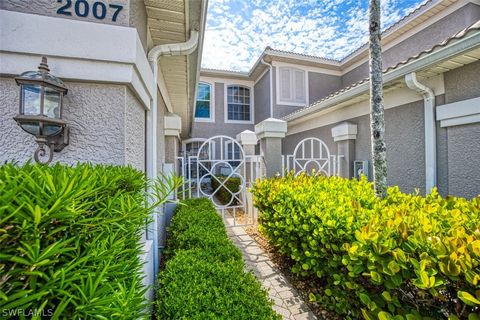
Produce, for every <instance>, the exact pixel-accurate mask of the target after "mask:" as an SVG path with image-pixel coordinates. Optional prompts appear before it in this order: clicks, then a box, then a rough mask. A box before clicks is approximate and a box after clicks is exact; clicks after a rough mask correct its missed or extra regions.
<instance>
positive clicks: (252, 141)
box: [236, 130, 258, 223]
mask: <svg viewBox="0 0 480 320" xmlns="http://www.w3.org/2000/svg"><path fill="white" fill-rule="evenodd" d="M236 138H237V141H238V142H239V143H240V144H241V145H242V148H243V151H244V152H245V168H244V169H245V171H244V178H245V186H246V190H245V202H246V203H245V217H246V219H247V220H246V221H247V223H248V222H249V221H251V223H254V221H256V217H255V210H254V207H253V197H252V194H251V193H250V192H248V188H250V186H251V185H252V183H253V182H255V179H256V178H258V176H257V175H258V172H257V162H256V161H255V159H254V157H255V146H256V145H257V135H256V134H255V132H253V131H250V130H245V131H242V132H240V133H239V134H237V137H236Z"/></svg>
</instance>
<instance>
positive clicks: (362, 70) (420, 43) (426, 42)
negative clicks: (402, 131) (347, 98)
mask: <svg viewBox="0 0 480 320" xmlns="http://www.w3.org/2000/svg"><path fill="white" fill-rule="evenodd" d="M479 19H480V6H479V5H476V4H474V3H469V4H467V5H466V6H464V7H462V8H460V9H458V10H457V11H455V12H453V13H452V14H450V15H448V16H446V17H445V18H443V19H441V20H439V21H437V22H435V23H433V24H432V25H430V26H429V27H427V28H425V29H424V30H422V31H420V32H418V33H416V34H414V35H412V36H411V37H409V38H408V39H406V40H404V41H402V42H400V43H399V44H397V45H395V46H393V47H392V48H390V49H388V50H386V51H385V52H384V53H383V55H382V57H383V67H384V68H387V67H389V66H392V65H395V64H397V63H398V62H400V61H404V60H406V59H408V58H409V57H412V56H414V55H416V54H418V53H419V52H421V51H423V50H427V49H430V48H431V47H433V46H434V45H436V44H438V43H441V42H442V41H444V40H445V39H447V38H449V37H451V36H453V35H454V34H456V33H457V32H459V31H460V30H463V29H464V28H466V27H468V26H470V25H472V24H473V23H475V22H476V21H478V20H479ZM367 77H368V62H365V63H363V64H362V65H360V66H359V67H357V68H355V69H353V70H351V71H350V72H348V73H346V74H344V75H343V76H342V84H343V86H348V85H350V84H352V83H355V82H357V81H360V80H362V79H365V78H367Z"/></svg>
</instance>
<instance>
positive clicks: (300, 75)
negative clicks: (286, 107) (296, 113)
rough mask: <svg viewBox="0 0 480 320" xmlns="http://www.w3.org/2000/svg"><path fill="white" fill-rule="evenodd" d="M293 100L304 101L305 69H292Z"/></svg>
mask: <svg viewBox="0 0 480 320" xmlns="http://www.w3.org/2000/svg"><path fill="white" fill-rule="evenodd" d="M294 75H295V76H294V81H295V83H294V88H295V98H294V100H295V102H305V100H306V99H305V93H306V92H305V71H302V70H295V71H294Z"/></svg>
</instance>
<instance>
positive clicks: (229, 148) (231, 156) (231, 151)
mask: <svg viewBox="0 0 480 320" xmlns="http://www.w3.org/2000/svg"><path fill="white" fill-rule="evenodd" d="M225 151H226V158H227V159H228V160H230V161H228V163H229V164H230V165H231V166H232V167H233V168H234V169H235V168H236V167H238V165H239V164H240V160H241V157H242V154H241V150H240V146H239V145H238V144H236V143H234V142H232V141H225ZM223 174H225V175H228V174H230V172H229V171H225V172H223Z"/></svg>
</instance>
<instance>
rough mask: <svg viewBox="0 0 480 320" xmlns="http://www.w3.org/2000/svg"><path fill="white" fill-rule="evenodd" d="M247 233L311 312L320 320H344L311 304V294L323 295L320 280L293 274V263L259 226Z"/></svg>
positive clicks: (315, 304) (253, 227)
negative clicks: (274, 245)
mask: <svg viewBox="0 0 480 320" xmlns="http://www.w3.org/2000/svg"><path fill="white" fill-rule="evenodd" d="M245 231H246V232H247V233H248V234H249V235H250V236H251V237H252V238H253V239H254V240H255V241H256V242H257V243H258V245H259V246H260V247H261V248H262V249H263V250H264V251H265V252H266V253H267V255H268V256H269V258H270V260H271V261H272V262H273V263H274V264H275V266H276V267H277V268H278V269H279V270H280V271H281V272H282V274H283V275H284V276H285V277H286V278H287V279H288V281H289V282H290V283H291V284H292V286H293V287H294V288H295V289H296V290H297V291H298V293H299V294H300V296H301V298H302V299H303V301H305V303H306V304H307V305H308V307H309V308H310V310H312V312H313V313H314V314H315V316H317V318H318V319H331V320H340V319H342V318H341V317H339V316H338V315H336V314H335V313H333V312H331V311H327V310H324V309H322V308H321V307H320V306H319V305H318V304H317V303H314V302H310V299H309V298H308V295H309V294H310V293H314V294H321V293H322V288H323V285H322V283H321V281H320V279H318V278H315V277H299V276H297V275H295V274H293V273H292V272H291V270H290V268H291V266H292V261H291V260H290V259H288V258H287V257H285V256H282V255H281V254H280V253H279V252H278V251H277V250H276V249H275V248H274V247H273V246H272V245H271V244H270V243H269V242H268V240H267V239H265V237H264V236H263V235H262V234H261V233H260V232H259V231H258V227H257V225H253V226H250V227H246V228H245Z"/></svg>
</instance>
